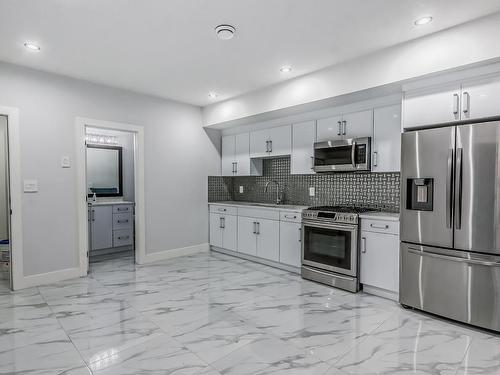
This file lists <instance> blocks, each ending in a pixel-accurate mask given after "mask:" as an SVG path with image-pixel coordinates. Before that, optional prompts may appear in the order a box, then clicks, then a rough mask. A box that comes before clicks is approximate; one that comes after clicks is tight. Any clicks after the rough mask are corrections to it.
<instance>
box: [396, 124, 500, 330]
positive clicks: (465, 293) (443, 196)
mask: <svg viewBox="0 0 500 375" xmlns="http://www.w3.org/2000/svg"><path fill="white" fill-rule="evenodd" d="M400 302H401V304H403V305H407V306H411V307H415V308H417V309H421V310H424V311H428V312H431V313H434V314H438V315H442V316H445V317H448V318H451V319H455V320H458V321H461V322H465V323H469V324H472V325H476V326H479V327H483V328H487V329H492V330H495V331H500V121H495V122H484V123H477V124H468V125H457V126H450V127H442V128H436V129H426V130H418V131H411V132H407V133H404V134H403V135H402V171H401V270H400Z"/></svg>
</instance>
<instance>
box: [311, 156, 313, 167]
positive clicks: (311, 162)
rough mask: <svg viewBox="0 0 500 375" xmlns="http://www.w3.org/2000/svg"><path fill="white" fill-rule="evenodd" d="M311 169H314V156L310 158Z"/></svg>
mask: <svg viewBox="0 0 500 375" xmlns="http://www.w3.org/2000/svg"><path fill="white" fill-rule="evenodd" d="M311 169H314V156H311Z"/></svg>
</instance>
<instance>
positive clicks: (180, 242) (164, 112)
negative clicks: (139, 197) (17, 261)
mask: <svg viewBox="0 0 500 375" xmlns="http://www.w3.org/2000/svg"><path fill="white" fill-rule="evenodd" d="M0 104H1V105H5V106H11V107H17V108H19V121H20V138H21V139H20V143H21V169H22V178H23V179H37V180H38V183H39V192H38V193H35V194H24V195H23V201H22V220H23V247H24V249H23V258H24V275H34V274H40V273H45V272H50V271H55V270H61V269H67V268H73V267H77V266H78V253H77V217H76V211H77V208H76V205H77V203H76V173H75V169H74V168H69V169H63V168H61V156H63V155H69V156H71V158H72V159H73V160H74V157H75V134H74V131H75V125H74V124H75V117H77V116H79V117H86V118H95V119H100V120H109V121H115V122H125V123H132V124H136V125H143V126H144V129H145V130H144V133H145V134H144V135H145V200H146V202H145V203H146V252H147V253H153V252H158V251H164V250H170V249H176V248H181V247H186V246H191V245H197V244H201V243H206V242H207V241H208V233H207V231H208V223H207V207H206V203H207V176H208V175H211V174H218V173H220V158H219V149H218V148H219V147H220V146H219V140H218V139H217V136H213V135H212V134H210V133H209V134H207V132H206V131H205V130H204V129H203V128H202V125H201V124H202V122H201V110H200V108H198V107H194V106H190V105H185V104H181V103H177V102H173V101H167V100H162V99H158V98H154V97H150V96H144V95H139V94H134V93H131V92H128V91H123V90H118V89H113V88H109V87H105V86H101V85H95V84H91V83H88V82H84V81H79V80H74V79H70V78H66V77H62V76H57V75H53V74H48V73H42V72H38V71H34V70H29V69H26V68H21V67H17V66H14V65H9V64H4V63H0Z"/></svg>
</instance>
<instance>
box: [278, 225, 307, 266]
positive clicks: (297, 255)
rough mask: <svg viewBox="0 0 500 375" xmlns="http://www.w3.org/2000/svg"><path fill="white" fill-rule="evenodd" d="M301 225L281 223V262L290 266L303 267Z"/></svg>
mask: <svg viewBox="0 0 500 375" xmlns="http://www.w3.org/2000/svg"><path fill="white" fill-rule="evenodd" d="M301 236H302V233H301V225H300V223H293V222H286V221H281V222H280V262H281V263H284V264H288V265H289V266H294V267H300V265H301V257H302V255H301V245H302V243H301V240H302V239H301Z"/></svg>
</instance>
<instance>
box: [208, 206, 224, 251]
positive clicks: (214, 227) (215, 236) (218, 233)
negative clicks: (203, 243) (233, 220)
mask: <svg viewBox="0 0 500 375" xmlns="http://www.w3.org/2000/svg"><path fill="white" fill-rule="evenodd" d="M210 245H212V246H217V247H222V229H221V215H219V214H214V213H211V214H210Z"/></svg>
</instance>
